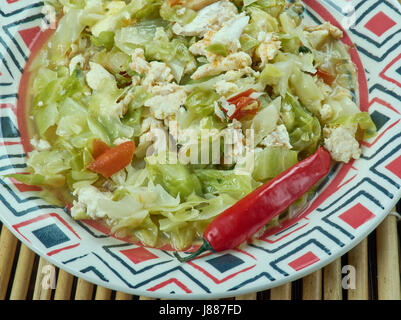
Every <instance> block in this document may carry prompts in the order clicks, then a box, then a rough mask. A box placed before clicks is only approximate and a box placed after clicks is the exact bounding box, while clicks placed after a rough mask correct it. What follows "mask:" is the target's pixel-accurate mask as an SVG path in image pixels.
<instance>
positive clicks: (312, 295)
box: [302, 269, 322, 300]
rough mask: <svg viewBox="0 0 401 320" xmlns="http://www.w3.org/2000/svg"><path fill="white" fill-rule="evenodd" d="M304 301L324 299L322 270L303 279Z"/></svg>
mask: <svg viewBox="0 0 401 320" xmlns="http://www.w3.org/2000/svg"><path fill="white" fill-rule="evenodd" d="M302 299H303V300H321V299H322V270H321V269H320V270H317V271H315V272H313V273H312V274H310V275H308V276H306V277H305V278H303V279H302Z"/></svg>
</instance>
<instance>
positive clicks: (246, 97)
mask: <svg viewBox="0 0 401 320" xmlns="http://www.w3.org/2000/svg"><path fill="white" fill-rule="evenodd" d="M254 92H256V90H254V89H249V90H247V91H244V92H242V93H240V94H238V95H236V96H234V97H232V98H230V99H228V100H227V102H228V103H229V104H233V105H235V111H234V113H233V114H231V115H228V114H227V113H228V110H225V109H224V108H223V111H224V113H225V114H226V116H227V118H228V119H229V120H232V119H236V120H240V119H241V118H243V117H245V116H246V115H255V114H256V113H258V110H259V107H260V101H259V100H257V99H254V98H251V97H250V95H251V94H252V93H254Z"/></svg>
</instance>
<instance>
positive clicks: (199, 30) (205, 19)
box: [172, 1, 238, 37]
mask: <svg viewBox="0 0 401 320" xmlns="http://www.w3.org/2000/svg"><path fill="white" fill-rule="evenodd" d="M237 13H238V9H237V7H236V6H235V5H234V4H233V3H231V2H229V1H218V2H215V3H213V4H211V5H208V6H206V7H204V8H203V9H201V10H200V11H199V12H198V14H197V16H196V17H195V19H194V20H192V21H191V22H190V23H189V24H186V25H184V26H181V25H180V24H179V23H176V24H174V25H173V27H172V29H173V32H174V33H175V34H177V35H180V36H196V37H203V36H204V35H205V34H206V33H207V32H208V31H211V30H218V29H219V28H220V27H221V26H222V25H223V23H224V22H226V21H228V20H230V19H231V18H232V17H233V16H234V15H236V14H237Z"/></svg>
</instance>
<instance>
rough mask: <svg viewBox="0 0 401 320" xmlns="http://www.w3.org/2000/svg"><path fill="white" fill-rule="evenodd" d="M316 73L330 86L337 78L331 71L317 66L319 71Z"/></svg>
mask: <svg viewBox="0 0 401 320" xmlns="http://www.w3.org/2000/svg"><path fill="white" fill-rule="evenodd" d="M315 75H317V76H318V77H319V78H320V79H322V80H323V81H324V83H326V84H328V85H329V86H331V85H332V84H333V82H334V80H336V77H335V76H333V75H332V74H331V73H328V72H327V71H324V70H322V69H319V68H317V72H316V74H315Z"/></svg>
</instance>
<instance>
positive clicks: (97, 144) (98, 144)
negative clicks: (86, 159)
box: [92, 139, 111, 159]
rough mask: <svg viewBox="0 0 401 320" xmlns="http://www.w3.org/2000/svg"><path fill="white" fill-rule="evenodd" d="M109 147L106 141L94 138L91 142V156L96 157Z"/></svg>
mask: <svg viewBox="0 0 401 320" xmlns="http://www.w3.org/2000/svg"><path fill="white" fill-rule="evenodd" d="M110 149H111V148H110V147H109V145H108V144H107V143H105V142H103V141H102V140H99V139H94V140H93V144H92V156H93V158H94V159H96V158H98V157H99V156H101V155H102V154H103V153H105V152H106V151H108V150H110Z"/></svg>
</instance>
